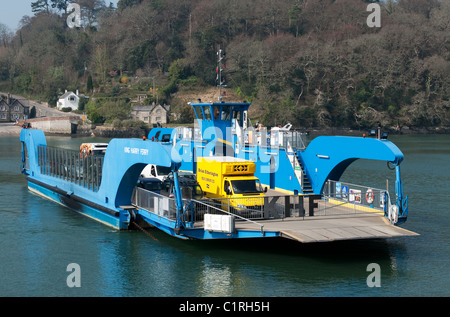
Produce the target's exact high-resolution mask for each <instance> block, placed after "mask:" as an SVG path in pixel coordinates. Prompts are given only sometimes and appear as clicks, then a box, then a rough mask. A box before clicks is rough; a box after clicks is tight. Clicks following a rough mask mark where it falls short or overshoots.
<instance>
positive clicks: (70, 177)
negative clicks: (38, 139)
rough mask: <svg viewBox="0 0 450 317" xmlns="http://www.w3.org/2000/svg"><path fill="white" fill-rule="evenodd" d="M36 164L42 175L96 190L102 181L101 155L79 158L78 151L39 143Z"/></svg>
mask: <svg viewBox="0 0 450 317" xmlns="http://www.w3.org/2000/svg"><path fill="white" fill-rule="evenodd" d="M37 150H38V153H37V154H38V165H39V167H40V172H41V174H43V175H48V176H52V177H56V178H60V179H62V180H65V181H68V182H72V183H75V184H77V185H80V186H83V187H86V188H88V189H90V190H93V191H98V189H99V187H100V184H101V181H102V170H103V156H100V155H89V156H87V157H85V158H80V153H79V152H78V151H73V150H67V149H60V148H53V147H48V146H43V145H39V146H38V148H37Z"/></svg>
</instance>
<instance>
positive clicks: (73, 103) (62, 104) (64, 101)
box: [56, 90, 80, 110]
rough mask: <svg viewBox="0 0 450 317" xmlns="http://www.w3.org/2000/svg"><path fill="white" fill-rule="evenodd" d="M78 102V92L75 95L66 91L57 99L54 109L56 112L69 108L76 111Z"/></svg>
mask: <svg viewBox="0 0 450 317" xmlns="http://www.w3.org/2000/svg"><path fill="white" fill-rule="evenodd" d="M79 101H80V96H79V95H78V90H77V92H76V93H74V92H73V91H67V90H66V92H65V93H64V95H62V96H60V97H59V99H58V102H57V104H56V107H57V108H58V110H61V109H62V108H69V107H70V108H72V110H77V109H78V103H79Z"/></svg>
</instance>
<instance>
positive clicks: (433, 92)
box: [0, 0, 450, 128]
mask: <svg viewBox="0 0 450 317" xmlns="http://www.w3.org/2000/svg"><path fill="white" fill-rule="evenodd" d="M71 2H74V3H77V4H79V5H80V7H81V22H82V23H81V27H77V28H69V27H68V25H67V21H66V20H67V17H68V13H66V7H67V5H68V4H69V3H71ZM369 3H370V1H363V0H120V1H119V2H118V5H117V8H114V7H113V6H112V5H109V6H108V5H107V4H105V2H104V1H101V0H77V1H67V0H37V1H32V4H31V5H32V8H33V10H34V16H32V17H24V18H23V19H22V20H21V27H20V29H19V30H18V31H17V32H16V33H15V34H13V33H11V32H10V31H9V30H7V28H6V27H5V26H1V25H0V36H1V40H2V43H1V47H0V81H1V87H0V88H1V90H3V91H5V90H8V91H10V92H13V93H16V94H24V95H27V96H30V97H31V96H33V97H39V98H40V99H41V100H43V101H47V102H49V103H50V104H55V102H56V98H57V96H58V94H59V93H61V92H63V91H64V89H71V90H75V89H79V90H80V91H81V92H85V93H86V94H87V95H89V96H90V97H91V98H90V101H89V103H88V104H87V105H86V106H85V110H86V111H87V112H88V115H89V116H90V117H95V119H94V121H97V122H102V121H105V120H106V121H112V120H115V119H125V118H127V116H128V113H129V111H130V99H132V98H134V97H135V96H136V94H138V93H143V92H145V93H147V94H149V96H150V97H149V100H147V102H152V101H154V99H156V98H157V99H158V100H157V101H158V102H166V103H168V104H171V105H172V106H173V109H175V111H179V112H180V113H182V114H183V113H186V111H187V107H186V106H185V104H184V101H183V102H181V101H180V100H181V99H179V96H180V95H181V94H182V93H183V92H184V91H186V92H188V91H193V90H195V91H201V89H207V88H211V87H214V86H215V85H216V84H217V83H216V64H217V61H216V51H217V50H218V48H219V46H220V48H222V49H223V50H224V52H225V54H226V64H225V79H226V84H227V85H228V90H231V91H232V92H233V93H234V94H237V95H238V96H239V97H240V98H241V99H242V100H244V99H245V100H248V101H251V102H252V103H253V105H254V106H253V108H254V109H253V113H252V115H251V117H252V118H253V119H254V120H260V121H262V122H263V123H264V124H265V125H268V126H272V125H274V124H284V123H286V122H287V121H290V122H291V123H293V124H294V126H296V127H353V128H368V127H373V126H374V125H376V124H377V122H381V124H383V125H384V126H392V127H402V126H410V127H431V126H448V125H450V114H449V109H450V0H397V1H394V0H387V1H381V2H379V4H380V7H381V26H380V27H369V26H368V25H367V17H368V16H369V15H370V14H371V12H370V11H367V6H368V4H369ZM69 13H70V12H69ZM155 101H156V100H155ZM179 120H180V121H183V120H186V121H189V122H191V121H192V118H191V117H190V116H188V115H181V117H180V118H179Z"/></svg>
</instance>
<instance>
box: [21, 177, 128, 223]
mask: <svg viewBox="0 0 450 317" xmlns="http://www.w3.org/2000/svg"><path fill="white" fill-rule="evenodd" d="M28 189H29V190H30V191H31V192H32V193H34V194H36V195H39V196H41V197H44V198H46V199H49V200H51V201H54V202H56V203H58V204H60V205H62V206H64V207H67V208H70V209H71V210H73V211H75V212H77V213H79V214H82V215H84V216H86V217H89V218H91V219H94V220H96V221H98V222H100V223H102V224H104V225H106V226H109V227H112V228H114V229H117V230H125V229H128V226H129V217H128V215H124V214H121V213H120V212H119V211H114V210H106V209H105V208H102V207H101V206H96V205H95V204H92V203H90V202H88V201H85V200H84V199H82V198H80V197H77V196H74V195H67V194H66V193H64V192H63V191H61V190H58V188H53V187H52V186H49V185H46V184H43V183H40V182H39V181H36V180H33V179H31V178H29V179H28ZM102 209H103V210H102Z"/></svg>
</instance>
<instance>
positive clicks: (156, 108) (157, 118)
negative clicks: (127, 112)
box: [131, 103, 170, 125]
mask: <svg viewBox="0 0 450 317" xmlns="http://www.w3.org/2000/svg"><path fill="white" fill-rule="evenodd" d="M169 112H170V106H168V105H157V104H155V103H153V104H152V105H135V106H133V109H132V111H131V118H132V119H134V120H140V121H143V122H145V123H148V124H159V125H165V124H167V123H168V120H167V118H168V116H169Z"/></svg>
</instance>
